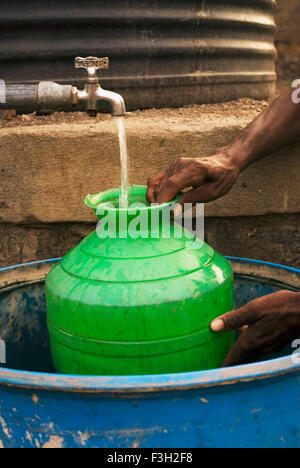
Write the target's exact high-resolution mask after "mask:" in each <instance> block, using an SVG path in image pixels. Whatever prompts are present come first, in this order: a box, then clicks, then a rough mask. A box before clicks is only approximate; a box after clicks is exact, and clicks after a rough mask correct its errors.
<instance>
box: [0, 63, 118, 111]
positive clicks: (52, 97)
mask: <svg viewBox="0 0 300 468" xmlns="http://www.w3.org/2000/svg"><path fill="white" fill-rule="evenodd" d="M75 68H84V69H85V70H86V71H87V73H88V78H87V82H86V84H85V87H84V89H83V90H80V89H77V88H76V87H75V86H72V85H60V84H57V83H54V82H51V81H41V82H39V83H37V84H35V85H26V84H16V85H10V84H8V85H6V87H5V99H3V100H1V102H0V109H16V110H17V111H18V112H33V111H38V112H40V113H49V112H53V111H58V110H59V111H66V112H68V111H74V110H82V104H83V103H85V109H86V111H87V112H88V113H89V115H92V116H96V115H97V112H98V110H99V102H101V101H105V102H108V103H109V105H110V108H111V113H112V114H113V115H120V116H122V115H126V107H125V103H124V99H123V98H122V96H121V95H120V94H117V93H113V92H111V91H106V90H105V89H102V88H101V86H100V84H99V79H98V76H97V70H100V69H108V68H109V59H108V58H107V57H105V58H97V57H86V58H82V57H77V58H76V59H75Z"/></svg>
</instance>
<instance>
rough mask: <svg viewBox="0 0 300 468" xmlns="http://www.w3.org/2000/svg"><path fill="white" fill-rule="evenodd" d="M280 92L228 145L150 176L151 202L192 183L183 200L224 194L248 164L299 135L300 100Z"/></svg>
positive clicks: (167, 197)
mask: <svg viewBox="0 0 300 468" xmlns="http://www.w3.org/2000/svg"><path fill="white" fill-rule="evenodd" d="M293 92H294V91H290V90H289V91H288V92H286V93H285V94H283V95H282V96H280V97H279V98H278V99H276V101H275V102H274V103H273V104H272V105H271V106H270V107H269V109H268V110H267V111H266V112H265V113H263V114H262V115H260V116H259V117H258V118H257V119H255V120H254V121H253V122H252V123H251V124H250V125H248V127H247V128H245V129H244V130H243V131H242V132H241V133H240V135H239V136H238V137H237V138H236V139H235V140H234V141H233V142H232V143H231V144H230V145H228V146H226V147H224V148H221V149H219V150H218V151H217V152H215V153H214V154H213V155H212V156H210V157H206V158H180V159H178V160H177V161H175V162H174V163H173V164H172V165H171V166H170V167H168V168H167V169H166V170H164V171H161V172H160V173H158V174H156V175H155V176H153V177H151V178H150V179H149V180H148V192H147V198H148V201H149V202H150V203H165V202H168V201H171V200H173V199H174V198H175V197H176V196H177V195H178V194H179V192H180V191H181V190H183V189H186V188H189V187H192V189H191V190H190V191H189V192H188V193H186V194H185V195H184V196H183V197H182V199H181V204H183V203H206V202H209V201H212V200H216V199H217V198H220V197H222V196H223V195H225V194H226V193H228V192H229V190H230V189H231V188H232V186H233V185H234V183H235V182H236V180H237V178H238V176H239V174H240V173H241V172H242V171H244V170H245V169H246V168H247V167H248V166H250V165H251V164H253V163H254V162H255V161H258V160H260V159H262V158H264V157H266V156H269V155H270V154H272V153H275V152H276V151H278V150H280V149H281V148H283V147H284V146H286V145H288V144H290V143H293V142H294V141H296V140H297V139H300V104H294V103H293V101H292V93H293Z"/></svg>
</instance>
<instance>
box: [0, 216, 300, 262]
mask: <svg viewBox="0 0 300 468" xmlns="http://www.w3.org/2000/svg"><path fill="white" fill-rule="evenodd" d="M94 228H95V223H88V224H81V223H79V224H78V223H74V224H73V223H69V224H44V225H35V226H26V225H25V226H18V225H12V224H0V239H1V249H0V268H1V267H5V266H9V265H15V264H18V263H24V262H30V261H32V260H43V259H45V258H54V257H60V256H63V255H65V254H66V253H67V252H68V251H69V250H70V249H71V248H73V247H74V246H75V245H77V244H78V243H79V242H80V241H81V239H82V238H83V237H85V236H87V235H88V234H89V232H91V231H92V230H93V229H94ZM205 232H206V240H207V242H208V243H209V244H210V245H212V246H213V247H214V248H215V249H216V250H218V251H219V252H220V253H222V254H224V255H231V256H237V257H248V258H255V259H257V260H267V261H271V262H276V263H281V264H285V265H290V266H294V267H298V268H300V256H299V245H300V214H296V215H267V216H254V217H242V218H239V217H235V218H206V220H205Z"/></svg>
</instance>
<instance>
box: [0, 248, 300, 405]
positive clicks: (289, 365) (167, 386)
mask: <svg viewBox="0 0 300 468" xmlns="http://www.w3.org/2000/svg"><path fill="white" fill-rule="evenodd" d="M227 258H228V260H232V261H235V262H241V263H250V264H256V265H261V266H270V267H272V268H281V269H283V270H286V271H289V272H292V273H296V274H298V275H300V270H299V269H296V268H292V267H287V266H283V265H278V264H276V263H270V262H263V261H260V260H252V259H247V258H239V257H227ZM59 260H61V259H60V258H55V259H48V260H41V261H37V262H30V263H26V264H20V265H15V266H11V267H6V268H1V269H0V273H1V272H5V271H9V270H15V269H17V268H24V267H30V266H37V265H42V264H47V263H55V262H58V261H59ZM295 372H300V364H296V363H295V362H293V360H292V358H291V355H290V356H285V357H283V358H280V359H273V360H270V361H264V362H260V363H255V364H247V365H243V366H237V367H231V368H230V367H229V368H225V369H215V370H209V371H199V372H189V373H181V374H161V375H143V376H128V377H126V376H125V377H118V376H113V377H108V376H104V377H101V376H99V377H95V376H76V375H74V376H73V375H72V376H71V375H62V374H49V373H42V372H26V371H17V370H14V369H4V368H0V385H2V386H9V387H17V388H18V387H19V388H26V389H29V390H33V391H37V390H49V391H65V392H79V393H99V394H101V393H102V394H105V393H109V394H114V395H120V396H121V395H122V394H123V395H128V394H134V393H139V394H140V393H146V394H147V393H156V392H162V391H167V392H168V391H169V392H170V391H178V390H180V391H185V390H192V389H199V388H207V387H219V386H224V385H233V384H236V383H242V382H251V381H258V380H264V379H270V378H276V377H279V376H281V375H287V374H291V373H295Z"/></svg>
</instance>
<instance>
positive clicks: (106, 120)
mask: <svg viewBox="0 0 300 468" xmlns="http://www.w3.org/2000/svg"><path fill="white" fill-rule="evenodd" d="M266 105H267V104H266V103H261V102H257V101H251V100H241V101H240V102H236V103H229V104H220V105H206V106H192V107H190V108H184V109H178V110H157V111H144V112H135V113H133V114H132V115H131V116H130V117H128V118H126V122H125V123H126V128H127V134H128V147H129V152H130V155H131V182H132V183H135V184H145V183H146V181H147V178H148V176H149V175H150V174H153V173H155V172H157V171H159V170H161V169H162V168H163V167H166V166H168V165H169V164H170V163H171V162H172V161H174V160H175V159H176V158H178V157H181V156H185V157H197V156H200V155H203V156H206V155H209V154H211V153H212V152H213V151H214V150H215V149H217V148H218V147H220V146H223V145H224V144H227V143H228V142H230V141H231V140H232V139H233V138H234V137H235V136H236V135H237V133H238V132H239V131H240V129H241V128H242V127H244V126H245V125H247V123H248V122H249V121H251V120H252V119H253V118H254V117H255V116H256V115H257V114H258V113H259V112H260V111H261V110H263V108H264V107H266ZM69 119H70V117H69ZM58 120H59V119H58ZM61 120H62V121H61V122H59V123H53V122H55V117H51V118H48V119H47V118H44V119H42V121H40V120H39V118H37V117H36V118H32V121H30V122H27V120H25V121H24V122H23V121H20V122H19V121H18V122H17V123H15V122H7V123H6V124H5V126H3V125H2V127H1V126H0V179H1V183H0V223H22V224H34V223H36V224H43V223H66V222H79V223H88V222H93V221H94V220H95V217H94V214H93V213H92V212H90V210H89V209H87V208H86V207H85V206H84V204H83V200H84V198H85V196H86V195H87V194H88V193H96V192H99V191H102V190H106V189H108V188H112V187H116V186H119V185H120V169H119V168H120V163H119V148H118V141H117V134H116V122H115V119H114V118H112V117H110V116H99V117H98V119H97V120H96V121H94V120H91V119H88V118H86V117H85V116H81V117H80V118H78V120H76V119H75V118H73V120H72V119H71V121H68V117H66V120H64V118H62V119H61ZM299 187H300V145H298V146H294V147H291V148H287V149H285V150H284V151H282V152H281V153H279V154H277V155H275V156H273V157H270V158H268V159H266V160H264V161H261V162H260V163H258V164H256V165H254V166H253V167H251V168H250V169H249V170H247V171H246V172H245V173H244V174H243V175H242V176H241V177H240V180H239V181H238V183H237V184H236V186H235V188H234V189H233V190H232V191H231V193H230V194H229V195H227V196H226V197H224V198H222V199H221V200H218V201H217V202H213V203H210V204H208V205H207V206H206V215H207V216H209V217H237V216H254V215H265V214H270V213H297V212H299V211H300V191H299Z"/></svg>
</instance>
